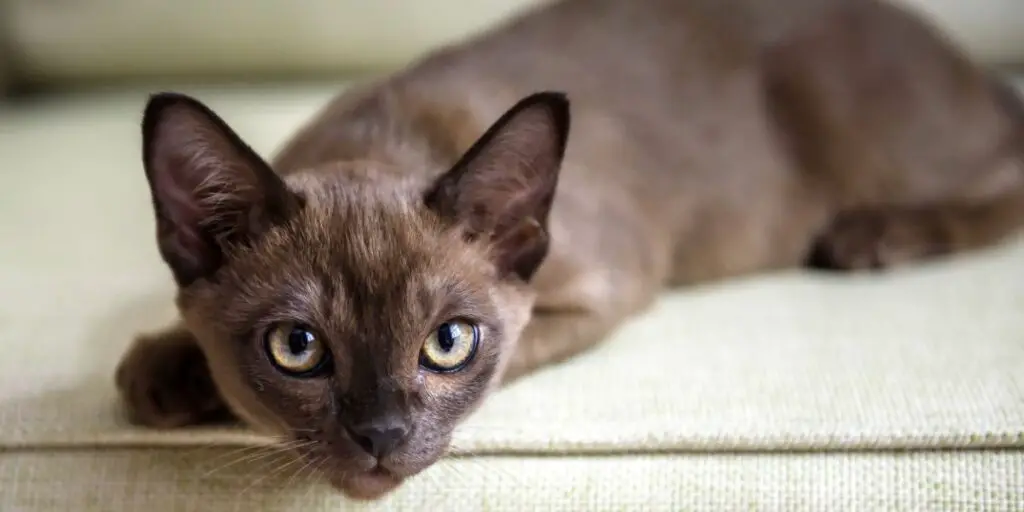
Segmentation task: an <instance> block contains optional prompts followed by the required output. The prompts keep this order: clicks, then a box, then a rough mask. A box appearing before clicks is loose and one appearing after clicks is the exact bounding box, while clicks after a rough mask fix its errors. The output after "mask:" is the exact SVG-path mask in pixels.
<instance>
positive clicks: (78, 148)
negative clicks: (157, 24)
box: [0, 84, 1024, 512]
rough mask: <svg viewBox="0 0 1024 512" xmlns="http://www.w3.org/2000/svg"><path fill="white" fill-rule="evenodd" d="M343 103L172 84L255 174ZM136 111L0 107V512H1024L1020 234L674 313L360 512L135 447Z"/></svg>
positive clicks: (175, 438) (159, 283)
mask: <svg viewBox="0 0 1024 512" xmlns="http://www.w3.org/2000/svg"><path fill="white" fill-rule="evenodd" d="M337 89H338V87H337V85H336V84H331V85H316V84H313V85H309V86H302V87H300V86H291V87H283V88H282V87H277V88H275V87H263V88H257V87H252V88H227V87H225V88H188V87H186V88H182V90H184V91H185V92H189V93H191V94H195V95H197V96H198V97H200V98H202V99H203V100H204V101H206V102H207V103H208V104H209V105H210V106H211V107H212V108H213V109H214V110H216V111H218V112H219V113H220V114H221V115H222V116H223V117H224V118H225V119H226V120H227V121H228V122H229V123H230V124H232V125H233V126H234V127H235V128H236V129H237V130H238V131H239V133H240V134H241V135H242V137H243V138H245V139H246V140H247V141H249V142H250V143H251V144H252V145H253V146H254V147H255V148H256V149H257V150H258V151H260V152H261V153H263V154H269V153H271V152H272V151H273V150H274V149H275V148H276V147H277V146H278V145H279V144H281V143H282V142H283V140H284V139H285V137H286V136H287V134H289V133H291V132H292V131H293V130H294V129H295V128H296V127H297V126H298V125H299V124H300V123H301V122H303V121H304V120H305V119H307V118H308V117H309V116H310V115H311V114H312V113H313V112H314V111H315V110H316V109H318V108H320V107H321V105H322V104H323V103H324V102H325V101H326V100H327V98H329V97H330V96H331V95H333V94H334V93H336V91H337ZM144 100H145V94H144V93H142V92H140V91H129V92H124V91H117V92H110V93H93V94H87V95H79V96H64V97H60V98H56V99H49V100H43V101H41V102H39V103H35V104H31V105H27V106H22V107H17V108H15V107H11V106H5V107H0V133H2V134H3V136H0V169H2V171H0V180H2V181H0V235H3V239H4V240H5V244H4V249H3V250H2V251H0V285H2V290H3V293H2V294H0V320H2V321H0V343H2V346H3V347H4V356H3V357H0V510H19V511H20V510H66V509H73V510H104V511H107V510H110V511H119V510H146V511H149V512H163V511H169V510H214V511H219V510H235V509H238V510H247V509H249V510H303V511H309V510H314V511H315V510H339V509H342V510H348V509H352V510H360V509H363V508H368V507H369V508H375V507H383V508H387V507H391V508H390V509H391V510H394V509H403V510H433V509H434V508H432V507H427V506H423V505H422V503H423V501H424V500H426V501H428V502H430V503H435V502H436V503H439V505H438V508H437V509H438V510H441V509H444V510H532V509H534V508H535V507H536V509H549V510H624V509H638V508H646V509H651V510H690V509H695V510H866V509H870V510H1021V509H1024V473H1022V471H1024V470H1022V469H1021V468H1024V451H1022V450H1024V320H1022V318H1024V317H1022V315H1021V312H1022V311H1024V264H1022V262H1024V237H1020V238H1018V239H1015V240H1012V241H1010V242H1008V243H1006V244H1004V245H1001V246H999V247H995V248H992V249H989V250H985V251H979V252H977V253H973V254H970V255H963V256H959V257H956V258H953V259H949V260H943V261H939V262H935V263H932V264H928V265H920V266H916V267H914V268H908V269H906V270H902V271H898V272H893V273H887V274H881V275H815V274H811V273H808V272H800V271H791V272H782V273H776V274H772V275H762V276H756V277H750V278H746V279H737V280H732V281H729V282H723V283H719V284H715V285H708V286H702V287H694V288H690V289H686V290H679V291H674V292H671V293H667V294H666V295H665V296H664V297H663V299H662V300H660V301H659V302H658V303H657V304H656V305H655V306H654V307H653V308H652V309H651V310H650V311H648V312H646V313H645V314H644V315H642V316H641V317H638V318H636V319H635V320H634V321H632V322H630V323H629V324H627V325H625V326H623V327H622V329H620V330H619V331H618V332H617V333H616V334H615V335H614V336H612V337H611V338H610V339H609V340H608V341H607V342H606V343H604V344H602V345H601V346H600V347H598V348H597V349H595V350H593V351H591V352H588V353H586V354H584V355H581V356H580V357H577V358H575V359H573V360H571V361H569V362H567V363H565V364H562V365H559V366H556V367H551V368H548V369H546V370H543V371H541V372H539V373H537V374H536V375H533V376H531V377H529V378H527V379H523V380H521V381H519V382H517V383H516V384H514V385H512V386H510V387H508V388H507V389H504V390H502V391H501V392H499V393H497V394H496V395H494V396H492V397H491V398H490V399H489V400H488V401H487V403H486V404H485V405H484V407H483V408H482V409H481V410H480V411H479V412H478V413H477V414H475V415H474V416H473V417H472V418H471V420H470V421H469V422H467V424H466V425H465V426H464V427H463V428H462V429H460V431H459V432H458V435H457V436H456V441H455V446H454V448H453V456H452V457H451V458H449V459H447V460H445V461H444V462H442V463H440V464H439V465H437V466H435V467H434V468H432V469H431V470H429V471H427V472H426V473H424V474H423V475H422V476H421V477H419V478H417V479H415V480H414V481H411V482H409V484H408V485H407V486H405V487H403V488H402V489H401V490H400V491H399V492H398V493H397V494H395V495H394V496H393V497H391V498H390V501H387V502H384V503H379V504H376V505H374V506H372V507H370V506H363V505H360V506H356V505H353V504H350V503H347V502H345V501H344V500H343V499H342V498H340V497H339V496H338V495H337V493H335V492H333V491H331V490H330V489H328V488H326V487H322V486H319V485H313V484H312V483H311V482H313V478H312V475H313V474H314V471H313V469H312V468H298V467H294V466H288V467H282V466H283V464H286V463H287V462H280V463H277V464H276V465H274V464H273V463H268V462H264V461H266V460H268V458H267V457H261V456H262V455H264V454H265V453H266V452H264V451H261V449H260V448H258V447H259V446H264V445H266V444H268V442H269V441H268V440H266V439H261V438H258V437H255V436H253V435H251V434H249V433H248V432H246V431H244V430H241V429H227V430H210V429H188V430H178V431H169V432H157V431H152V430H145V429H138V428H133V427H131V426H129V425H128V424H127V423H126V422H125V421H124V419H123V415H122V413H121V410H120V407H119V403H118V401H117V399H116V396H115V392H114V387H113V379H112V374H113V368H114V365H115V364H116V363H117V361H118V359H119V357H120V355H121V353H122V352H123V351H124V349H125V348H126V347H127V345H128V344H129V343H130V340H131V338H132V337H133V336H134V335H135V334H136V333H138V332H140V331H144V330H150V329H155V328H159V327H160V326H162V325H164V324H165V323H167V322H169V321H170V320H171V319H172V318H173V314H174V312H173V308H172V304H171V292H172V290H171V280H170V276H169V274H168V272H167V271H166V269H165V268H164V267H163V265H162V263H161V262H160V259H159V256H158V255H157V252H156V247H155V242H154V234H153V221H152V213H151V211H150V208H151V207H150V203H149V196H148V190H147V188H146V185H145V181H144V177H143V174H142V170H141V166H140V162H139V128H138V121H139V115H140V113H141V108H142V105H143V102H144ZM236 450H248V451H236ZM232 451H235V452H234V453H232ZM246 454H248V455H246ZM232 457H235V458H238V457H242V458H243V459H244V460H242V461H241V463H239V464H237V465H238V466H241V467H235V466H234V465H232V467H230V468H220V469H218V466H217V465H218V464H227V462H224V458H227V459H228V461H229V462H230V459H231V458H232ZM246 457H249V458H248V459H246ZM207 468H210V469H207ZM300 470H301V471H300ZM303 472H305V473H308V474H304V473H303ZM383 508H382V509H383Z"/></svg>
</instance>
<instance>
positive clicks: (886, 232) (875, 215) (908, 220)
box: [808, 209, 947, 270]
mask: <svg viewBox="0 0 1024 512" xmlns="http://www.w3.org/2000/svg"><path fill="white" fill-rule="evenodd" d="M929 213H930V212H916V211H910V210H901V209H894V210H885V209H880V210H860V211H852V212H848V213H845V214H841V215H839V216H838V217H836V219H835V220H834V221H833V222H832V224H831V225H830V226H829V227H828V229H826V230H825V232H824V233H823V234H822V235H821V236H819V237H818V239H817V240H816V242H815V244H814V247H813V248H812V250H811V254H810V257H809V258H808V264H809V265H810V266H811V267H814V268H820V269H829V270H878V269H884V268H889V267H894V266H897V265H901V264H904V263H909V262H911V261H915V260H921V259H924V258H927V257H930V256H935V255H938V254H941V253H943V252H947V251H946V250H945V249H944V248H945V246H946V245H947V244H945V243H944V239H943V238H944V237H943V234H944V232H945V231H944V229H943V228H944V227H943V226H942V225H941V218H940V217H939V216H934V215H929Z"/></svg>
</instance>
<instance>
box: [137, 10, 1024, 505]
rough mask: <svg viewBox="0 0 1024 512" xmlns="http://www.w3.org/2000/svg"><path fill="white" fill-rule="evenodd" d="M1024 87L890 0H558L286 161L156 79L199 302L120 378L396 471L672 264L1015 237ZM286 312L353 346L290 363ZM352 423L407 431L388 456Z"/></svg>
mask: <svg viewBox="0 0 1024 512" xmlns="http://www.w3.org/2000/svg"><path fill="white" fill-rule="evenodd" d="M548 90H551V91H565V92H566V93H567V98H568V99H566V98H565V97H563V96H562V95H560V94H558V93H539V92H540V91H548ZM538 93H539V94H538ZM524 98H525V99H524ZM570 104H571V108H570V107H569V105H570ZM513 106H514V107H513ZM510 109H511V110H510ZM570 111H571V122H570ZM1022 111H1024V110H1022V109H1021V107H1020V102H1019V100H1018V99H1017V98H1016V96H1014V94H1013V93H1012V92H1009V90H1008V89H1006V88H1005V86H1004V85H1001V84H999V83H997V81H996V80H995V79H993V78H992V77H990V76H989V75H988V74H987V73H986V72H985V71H983V70H981V69H980V68H979V67H978V66H976V65H975V64H973V63H971V62H969V61H968V59H967V58H966V57H964V56H963V55H962V54H961V53H960V51H959V50H958V49H956V48H954V47H953V46H952V45H951V44H950V43H949V42H947V41H946V40H945V39H943V38H942V37H941V36H940V35H938V34H937V33H936V31H935V30H934V29H932V28H930V27H929V26H927V25H926V24H924V23H922V22H921V21H919V20H917V19H916V18H915V17H914V16H912V15H910V14H908V13H906V12H904V11H902V10H900V9H897V8H894V7H891V6H889V5H886V4H882V3H878V2H876V1H872V0H778V1H773V2H764V1H762V0H630V1H621V0H566V1H562V2H558V3H554V4H553V5H550V6H545V7H543V8H540V9H537V10H533V11H531V12H529V13H526V14H524V15H523V16H521V17H518V18H516V19H514V20H510V21H509V22H507V23H505V24H503V25H502V26H500V27H496V28H495V29H493V30H491V31H489V32H487V33H486V34H482V35H480V36H478V37H475V38H472V39H470V40H469V41H467V42H464V43H461V44H457V45H453V46H451V47H448V48H444V49H440V50H438V51H436V52H433V53H432V54H431V55H429V56H427V57H425V58H424V59H422V60H420V61H419V62H417V63H415V64H413V65H411V66H409V67H408V68H407V69H405V70H403V71H401V72H399V73H396V74H394V75H393V76H390V77H387V78H385V79H383V80H381V81H379V82H376V83H373V84H369V85H367V86H365V87H362V88H358V89H355V90H352V91H350V92H346V93H344V94H342V95H341V96H339V97H338V98H337V99H336V100H334V101H333V102H332V103H331V104H330V105H328V106H327V108H326V109H324V110H323V111H322V112H321V113H320V114H319V115H318V116H317V117H316V118H315V119H314V120H313V121H312V122H311V123H310V124H309V125H308V126H306V127H305V128H304V129H303V130H302V131H301V132H300V133H299V134H297V136H296V137H295V138H294V139H293V140H291V142H290V143H289V144H287V146H286V147H285V148H284V149H283V151H281V153H280V154H279V155H278V156H277V158H276V159H275V160H274V162H273V163H272V164H270V165H268V164H266V163H264V162H263V161H262V160H261V159H260V157H259V156H257V155H256V154H255V153H254V152H252V151H251V150H250V149H248V148H247V147H246V146H245V145H244V144H243V143H242V142H241V140H240V139H239V138H238V137H237V136H236V135H234V133H233V132H232V131H231V130H230V129H229V128H228V127H227V125H226V124H225V123H224V122H223V121H221V120H220V119H219V118H217V116H216V115H215V114H214V113H213V112H211V111H209V110H208V109H207V108H206V107H204V106H203V105H201V104H200V103H199V102H197V101H196V100H193V99H191V98H187V97H184V96H180V95H174V94H162V95H156V96H154V97H153V98H151V100H150V103H149V105H148V106H147V109H146V112H145V115H144V122H143V136H144V160H145V167H146V172H147V177H148V179H149V183H150V186H151V191H152V194H153V199H154V206H155V210H156V212H157V219H158V222H157V225H158V239H159V244H160V249H161V253H162V254H163V256H164V259H165V260H166V261H167V262H168V264H169V266H170V268H171V270H172V272H173V274H174V276H175V279H176V280H177V282H178V284H179V285H180V293H179V297H178V305H179V308H180V310H181V316H182V322H181V324H180V325H179V326H177V327H174V328H172V329H170V330H169V331H167V332H164V333H159V334H155V335H150V336H144V337H141V338H140V339H139V340H138V341H137V343H136V344H135V345H134V347H133V348H132V349H131V350H130V351H129V353H128V354H127V355H126V356H125V359H124V360H123V362H122V364H121V366H120V367H119V370H118V375H117V381H118V385H119V387H120V389H121V390H122V393H123V395H124V397H125V399H126V401H127V404H128V407H129V410H130V412H131V413H132V415H133V418H135V420H136V421H138V422H139V423H142V424H146V425H151V426H159V427H174V426H180V425H186V424H191V423H196V422H199V421H203V420H205V419H206V418H208V417H211V416H214V417H215V416H217V415H221V414H223V413H224V411H225V410H226V409H230V410H231V411H232V412H233V413H234V414H236V415H238V416H240V417H241V418H243V419H245V420H246V421H247V422H248V423H250V424H251V425H252V426H254V427H256V428H258V429H260V430H263V431H266V432H268V433H272V434H277V435H282V436H286V437H290V438H297V439H307V440H313V441H316V443H315V444H314V445H313V447H312V448H308V449H306V450H305V451H304V452H303V454H302V455H303V456H307V457H321V456H328V458H329V461H330V464H329V465H327V466H325V468H326V471H327V473H328V476H329V478H330V479H331V481H332V482H334V483H335V484H336V485H337V486H338V487H339V488H341V489H342V490H343V491H345V492H346V493H348V494H349V495H350V496H354V497H362V498H374V497H377V496H380V495H381V494H382V493H385V492H387V491H389V490H390V489H392V488H394V487H395V486H397V485H398V484H399V483H400V482H401V481H402V479H404V478H406V477H409V476H411V475H413V474H415V473H417V472H419V471H421V470H423V469H424V468H426V467H428V466H429V465H430V464H432V463H433V462H434V461H436V460H437V458H438V457H440V456H441V455H442V454H443V453H444V451H445V449H446V447H447V444H448V441H449V438H450V434H451V431H452V429H453V428H454V427H455V425H456V424H457V423H458V422H459V421H460V420H461V419H463V418H465V417H466V415H467V414H469V413H470V412H471V411H472V410H473V409H474V408H475V407H476V406H477V405H479V404H480V402H481V400H483V399H484V398H485V397H486V396H487V393H488V391H489V390H490V389H492V388H493V387H494V386H496V385H498V384H500V383H501V382H503V381H507V380H509V379H512V378H515V377H518V376H521V375H523V374H526V373H528V372H530V371H531V370H533V369H535V368H538V367H540V366H542V365H546V364H552V363H554V362H557V361H560V360H563V359H564V358H567V357H570V356H572V355H573V354H576V353H578V352H580V351H582V350H585V349H587V348H588V347H591V346H593V345H594V344H595V343H597V342H599V341H600V340H601V339H602V338H604V337H605V336H606V335H607V334H608V333H609V332H610V330H612V329H613V328H615V326H616V325H618V324H619V323H620V322H621V321H622V320H623V319H624V318H627V317H629V316H630V315H634V314H636V313H637V312H639V311H641V310H643V309H644V308H645V307H646V306H647V305H648V304H649V303H650V302H651V300H652V299H653V298H654V297H655V296H656V294H657V293H658V292H659V290H661V289H663V288H664V287H665V286H674V285H681V284H687V283H694V282H701V281H708V280H712V279H719V278H726V277H729V276H737V275H741V274H747V273H752V272H761V271H769V270H772V269H781V268H786V267H795V266H800V265H803V264H805V263H806V262H808V260H810V262H811V263H813V264H814V265H817V266H826V267H830V268H838V269H874V268H880V267H889V266H893V265H899V264H903V263H906V262H910V261H914V260H919V259H923V258H926V257H932V256H936V255H943V254H948V253H952V252H956V251H961V250H967V249H971V248H977V247H982V246H985V245H988V244H991V243H994V242H996V241H998V240H1000V239H1001V238H1002V237H1003V236H1004V235H1007V234H1009V233H1011V232H1013V231H1014V230H1015V229H1016V228H1017V227H1018V226H1019V225H1020V224H1021V222H1022V220H1024V161H1022V155H1024V150H1022V141H1024V138H1022V135H1024V133H1022V126H1024V122H1022V119H1024V116H1022V115H1021V112H1022ZM499 118H500V120H499ZM496 120H497V122H496ZM488 129H489V131H488ZM485 131H486V132H487V133H486V134H485ZM567 136H568V145H567V146H566V147H563V144H564V143H565V141H566V137H567ZM470 148H472V149H470ZM563 150H564V158H563ZM271 169H273V171H271ZM275 171H276V173H275ZM556 189H557V194H556ZM552 198H554V203H553V206H552ZM549 208H550V216H549V215H548V210H549ZM453 317H455V318H468V319H472V320H473V321H475V322H477V323H478V324H479V325H480V329H481V331H480V332H481V335H482V338H481V342H480V346H479V352H478V354H477V355H476V357H475V358H474V359H473V360H472V361H471V362H470V363H469V364H468V366H466V367H465V368H464V369H462V370H461V371H458V372H454V373H435V372H431V371H427V370H425V369H424V368H422V367H420V366H419V365H418V361H419V354H420V351H421V347H422V345H423V340H424V338H425V337H426V336H427V335H428V334H429V333H430V332H431V329H434V328H436V327H437V325H438V324H439V323H441V322H444V321H445V320H447V319H450V318H453ZM277 321H300V322H302V323H303V324H305V325H309V326H312V328H313V329H315V330H316V332H317V333H318V334H319V337H320V338H322V339H323V340H324V342H325V343H326V344H327V346H328V347H329V350H330V352H331V354H332V356H333V362H334V363H333V367H331V369H330V371H329V372H328V373H326V374H324V375H321V376H317V377H315V378H295V377H290V376H287V375H284V374H282V373H281V372H279V371H277V370H275V369H274V367H272V366H271V365H270V364H269V363H268V361H267V355H266V351H265V350H264V348H263V339H264V336H266V332H267V329H269V328H270V326H271V325H272V323H273V322H277ZM207 367H209V372H207ZM211 377H212V378H211ZM353 422H360V423H361V424H366V422H369V424H370V425H375V426H380V425H384V426H386V427H387V428H389V429H390V428H391V427H396V428H399V430H400V431H401V432H402V434H403V435H402V437H401V439H399V440H398V441H397V445H396V446H395V448H394V450H392V451H390V452H389V453H386V454H383V455H381V456H380V457H379V460H378V458H377V457H374V456H372V455H370V454H369V453H367V450H366V449H365V448H364V447H363V446H361V445H360V442H358V440H357V439H356V440H354V439H353V436H351V435H349V434H348V432H349V431H350V430H351V429H352V425H353ZM375 422H376V423H375ZM381 428H383V427H381Z"/></svg>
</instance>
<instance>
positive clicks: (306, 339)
mask: <svg viewBox="0 0 1024 512" xmlns="http://www.w3.org/2000/svg"><path fill="white" fill-rule="evenodd" d="M266 344H267V355H268V356H270V361H271V362H273V363H274V366H277V367H278V368H279V369H280V370H281V371H283V372H285V373H287V374H290V375H293V376H301V377H307V376H311V375H312V374H313V373H314V372H315V371H316V370H319V369H320V368H322V367H323V363H325V362H326V361H327V355H328V354H327V349H326V348H325V347H324V345H323V343H322V342H321V341H320V339H319V338H318V337H317V335H316V334H315V333H314V332H313V331H312V330H310V329H308V328H306V327H303V326H301V325H296V324H292V323H285V324H278V325H276V326H274V328H273V329H271V330H270V332H269V333H267V340H266Z"/></svg>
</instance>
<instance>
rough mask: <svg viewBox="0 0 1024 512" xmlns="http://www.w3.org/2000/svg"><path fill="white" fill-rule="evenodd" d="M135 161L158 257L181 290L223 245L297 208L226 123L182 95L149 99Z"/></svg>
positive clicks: (207, 268) (209, 269) (211, 267)
mask: <svg viewBox="0 0 1024 512" xmlns="http://www.w3.org/2000/svg"><path fill="white" fill-rule="evenodd" d="M142 158H143V165H144V167H145V170H146V178H147V181H148V183H149V188H150V192H151V194H152V199H153V208H154V211H155V214H156V221H157V241H158V245H159V248H160V252H161V255H162V256H163V258H164V260H165V261H166V262H167V264H168V266H169V267H170V268H171V271H172V273H173V274H174V277H175V280H176V281H177V282H178V283H179V285H181V286H185V285H187V284H189V283H191V282H193V281H195V280H197V279H200V278H203V277H209V276H210V275H211V274H212V273H213V272H214V271H215V270H216V269H217V268H218V267H219V266H220V265H221V264H222V262H223V257H224V254H225V251H226V250H227V249H228V248H229V247H230V246H232V245H236V244H243V243H246V242H248V241H251V240H252V239H253V238H254V237H255V236H258V235H259V234H261V233H262V232H263V231H264V230H265V229H267V228H268V227H270V226H271V225H272V224H274V223H278V222H282V221H283V220H284V219H286V218H287V217H288V216H289V215H290V214H291V213H292V212H293V211H294V210H295V209H296V208H297V207H298V206H300V201H299V199H298V197H297V196H295V195H294V194H293V193H291V192H289V191H288V190H287V188H286V187H285V185H284V183H283V182H282V181H281V179H280V178H279V177H278V176H277V175H276V174H274V172H273V171H272V170H271V169H270V167H269V166H268V165H267V164H266V163H265V162H264V161H263V159H261V158H260V157H259V156H258V155H257V154H256V153H255V152H254V151H253V150H252V149H251V148H250V147H249V146H248V145H246V144H245V143H244V142H243V141H242V140H241V139H240V138H239V137H238V135H237V134H235V132H234V131H232V130H231V128H230V127H229V126H228V125H227V123H225V122H224V121H223V120H222V119H220V117H218V116H217V115H216V114H215V113H214V112H213V111H212V110H210V109H209V108H208V107H206V106H205V105H203V104H202V103H200V102H199V101H198V100H195V99H193V98H191V97H189V96H186V95H183V94H178V93H160V94H155V95H153V96H151V97H150V98H149V101H148V103H147V104H146V108H145V110H144V112H143V118H142Z"/></svg>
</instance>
